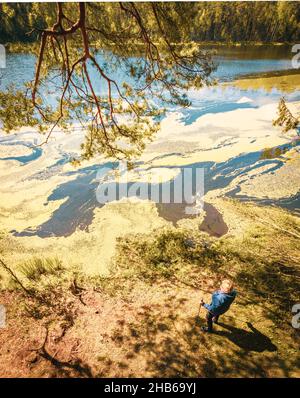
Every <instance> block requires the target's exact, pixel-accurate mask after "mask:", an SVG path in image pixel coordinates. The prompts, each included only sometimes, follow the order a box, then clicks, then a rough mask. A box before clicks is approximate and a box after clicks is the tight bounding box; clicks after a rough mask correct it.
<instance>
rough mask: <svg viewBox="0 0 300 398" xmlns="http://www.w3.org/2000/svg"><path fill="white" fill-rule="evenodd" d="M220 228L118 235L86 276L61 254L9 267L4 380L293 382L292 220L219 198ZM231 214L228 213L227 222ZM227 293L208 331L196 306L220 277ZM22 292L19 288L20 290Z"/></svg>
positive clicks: (295, 253)
mask: <svg viewBox="0 0 300 398" xmlns="http://www.w3.org/2000/svg"><path fill="white" fill-rule="evenodd" d="M223 211H224V217H225V219H226V220H227V219H228V218H229V219H230V221H229V226H230V232H229V234H228V235H226V236H224V237H223V238H221V239H214V238H209V237H208V236H207V235H206V234H203V233H200V232H197V223H196V222H195V221H190V222H186V223H185V224H184V226H182V228H175V227H168V228H165V229H160V230H157V231H156V232H154V233H151V234H150V235H128V236H127V237H123V238H121V239H120V240H119V243H118V246H117V254H116V257H115V261H114V265H113V267H112V268H111V273H110V275H109V276H107V277H97V276H93V277H89V276H87V275H85V274H84V273H82V270H78V269H76V267H72V268H70V267H68V264H64V262H63V260H62V259H55V258H52V259H47V258H34V257H33V258H32V259H31V261H26V262H25V263H23V264H19V266H18V269H14V271H15V272H18V277H19V278H20V280H21V282H22V285H23V287H22V286H21V285H20V284H19V283H18V281H16V280H14V281H13V280H12V279H14V278H12V277H11V276H10V284H9V287H7V286H6V287H5V288H4V289H3V290H2V292H1V302H2V303H3V304H5V305H6V306H7V311H8V324H7V327H6V328H5V329H2V330H1V332H0V343H1V346H2V357H1V365H0V375H1V376H2V377H3V376H28V375H30V376H41V377H49V376H52V377H62V376H67V377H69V376H81V377H89V376H96V377H101V376H114V377H117V376H125V377H126V376H162V377H172V376H181V377H189V376H196V377H199V376H202V377H224V376H225V377H230V376H246V377H247V376H248V377H249V376H251V377H254V376H255V377H286V376H297V375H298V376H299V365H300V363H299V355H298V352H299V342H300V341H299V332H298V330H297V329H294V328H292V326H291V318H292V312H291V308H292V305H293V304H294V303H295V302H297V300H299V297H298V292H299V290H300V256H299V250H298V246H299V238H300V222H299V219H298V218H297V217H294V216H292V215H290V214H289V213H288V212H285V211H282V210H279V209H276V208H265V207H258V206H254V205H251V204H245V203H243V204H241V203H239V202H236V201H232V200H226V201H224V206H223ZM232 214H234V217H232V216H231V215H232ZM225 276H226V277H231V278H232V279H234V280H235V283H236V288H237V290H238V293H239V295H238V298H237V300H236V303H235V304H234V305H233V306H232V308H231V310H230V312H228V313H227V314H226V315H225V316H224V317H222V318H221V324H220V325H218V326H216V329H215V333H214V334H213V335H204V334H202V333H201V331H200V325H201V324H204V315H205V313H204V310H203V312H202V313H200V320H199V319H196V314H197V311H198V303H199V299H200V297H201V296H203V297H204V299H205V300H206V301H208V300H209V298H210V293H211V291H213V290H214V289H215V288H217V287H218V284H219V281H220V279H221V278H222V277H225ZM24 287H25V289H26V290H24Z"/></svg>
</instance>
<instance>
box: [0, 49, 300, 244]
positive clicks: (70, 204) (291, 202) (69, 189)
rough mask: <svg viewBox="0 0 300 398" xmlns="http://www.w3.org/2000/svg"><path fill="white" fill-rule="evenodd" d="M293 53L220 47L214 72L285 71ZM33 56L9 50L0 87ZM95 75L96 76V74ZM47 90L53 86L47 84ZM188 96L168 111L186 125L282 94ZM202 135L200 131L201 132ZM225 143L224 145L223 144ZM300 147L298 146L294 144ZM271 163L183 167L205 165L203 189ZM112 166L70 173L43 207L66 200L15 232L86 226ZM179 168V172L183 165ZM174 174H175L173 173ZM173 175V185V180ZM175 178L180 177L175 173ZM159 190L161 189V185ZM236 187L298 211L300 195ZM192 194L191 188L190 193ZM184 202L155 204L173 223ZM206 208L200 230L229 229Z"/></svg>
mask: <svg viewBox="0 0 300 398" xmlns="http://www.w3.org/2000/svg"><path fill="white" fill-rule="evenodd" d="M291 57H292V53H291V51H290V48H289V47H281V48H271V47H267V48H266V49H264V48H263V47H258V48H254V49H253V48H245V47H243V48H226V47H224V48H222V49H220V50H219V53H218V54H217V56H216V61H217V62H219V63H220V65H219V67H218V69H217V71H216V73H215V76H216V77H217V78H218V79H219V80H220V81H231V80H233V79H236V78H239V77H241V76H244V75H247V74H249V75H253V74H257V73H261V72H269V71H270V72H271V71H280V70H288V69H290V68H291ZM34 62H35V59H34V57H33V56H32V55H28V54H10V55H8V59H7V66H8V67H7V69H6V70H5V71H4V72H3V71H2V75H3V76H2V80H1V85H0V88H1V87H7V86H8V85H9V84H10V83H15V84H16V86H20V85H21V84H23V83H24V82H25V81H27V80H30V79H32V78H33V70H34V69H33V66H34ZM116 76H117V77H118V79H121V80H122V79H125V80H127V77H126V76H124V74H122V71H121V72H119V73H118V74H116ZM94 78H95V76H94ZM49 89H50V90H51V85H49ZM188 95H189V98H190V99H191V101H192V106H191V107H190V108H188V109H178V108H172V109H169V110H170V111H180V114H181V121H182V122H183V123H184V124H185V125H188V124H191V123H193V122H195V121H196V120H197V119H198V118H199V117H200V116H203V115H205V114H209V113H210V114H217V113H220V112H228V111H232V110H236V109H245V108H256V107H259V106H261V105H263V104H269V103H277V102H278V100H279V98H280V97H281V96H282V95H283V93H282V92H281V91H280V90H278V89H274V90H271V91H270V92H267V91H265V90H263V89H257V90H251V89H246V90H242V89H239V88H237V87H234V86H230V85H229V86H226V87H224V86H220V85H219V86H216V87H209V88H203V89H201V90H198V91H192V90H191V91H190V92H189V94H188ZM285 97H286V99H287V100H288V101H295V100H300V90H299V89H297V88H295V90H294V91H292V92H290V93H288V94H287V93H285ZM199 134H201V132H199ZM1 144H3V145H4V144H5V145H16V144H18V145H20V144H23V145H25V146H29V145H28V143H25V142H23V143H22V142H20V141H14V142H11V141H10V142H0V145H1ZM223 145H224V146H225V145H226V143H224V144H223ZM298 145H299V144H298ZM31 148H32V154H30V155H27V156H15V157H9V158H5V159H4V158H2V159H0V160H9V159H12V160H16V161H19V162H20V164H26V163H30V162H32V161H34V160H36V159H37V158H38V157H40V156H41V155H42V149H39V150H38V149H37V148H34V147H32V146H31ZM66 161H68V156H63V155H62V158H61V159H60V160H58V161H56V163H55V164H53V166H50V167H49V170H46V171H45V172H43V173H44V174H45V176H46V177H45V178H47V177H48V176H49V175H52V174H55V173H60V172H61V168H62V167H61V166H62V165H63V164H64V163H65V162H66ZM264 165H270V166H272V167H270V169H268V170H267V171H266V173H270V172H274V171H275V170H277V169H278V168H280V167H282V165H283V162H282V161H281V160H280V159H261V151H257V152H252V153H246V154H241V155H238V156H236V157H234V158H232V159H229V160H227V161H225V162H220V163H215V162H213V161H211V162H198V163H195V164H192V165H191V164H188V165H186V166H184V167H189V168H190V167H191V168H192V169H196V168H205V193H207V192H209V191H211V190H214V189H219V188H224V187H226V186H228V184H230V182H231V181H232V180H233V179H234V178H236V177H237V176H239V175H241V176H242V175H247V173H249V172H250V171H255V170H256V169H258V168H260V167H262V166H264ZM104 166H106V167H113V166H114V165H113V164H111V163H110V164H105V165H94V166H91V167H86V168H81V169H78V170H75V171H74V172H70V173H71V174H69V175H70V176H74V178H73V179H72V180H70V181H68V182H66V183H63V184H61V185H59V186H57V187H56V188H55V189H54V190H53V192H52V193H51V195H49V197H48V198H47V201H46V202H45V206H47V204H48V203H49V202H51V201H56V200H59V199H67V200H66V201H65V202H64V203H63V204H62V205H61V206H60V207H59V208H58V209H57V210H56V211H54V213H53V214H52V216H51V218H50V219H49V220H48V221H46V222H45V223H43V224H41V225H40V226H38V227H37V228H34V229H26V230H24V231H21V232H16V231H15V235H18V236H30V235H38V236H40V237H48V236H68V235H70V234H72V233H73V232H74V231H75V230H76V228H80V229H88V226H89V225H90V224H91V222H92V220H93V217H94V209H95V208H96V207H99V206H100V205H99V203H98V202H97V199H96V189H97V186H98V184H97V183H96V182H95V177H96V175H97V172H98V170H99V167H104ZM166 167H167V168H172V167H174V168H178V167H177V166H166ZM184 167H183V168H181V172H182V170H183V169H184ZM32 178H36V179H39V178H43V176H42V175H35V176H32ZM176 178H177V177H176ZM176 178H175V179H174V180H173V181H172V182H171V184H173V183H174V181H176ZM178 178H179V177H178ZM160 188H162V187H160ZM238 193H239V186H237V187H236V188H235V189H234V190H232V191H231V192H229V193H228V196H232V197H238V198H239V199H241V200H249V199H251V200H254V201H256V202H257V203H262V204H272V203H274V204H276V205H279V206H282V207H286V208H289V209H290V210H295V211H298V209H299V195H296V196H295V197H293V198H290V199H282V200H278V201H276V203H275V202H274V201H270V200H261V199H257V198H248V197H246V196H241V195H238ZM193 194H195V192H193ZM185 207H186V204H181V205H178V204H169V205H168V204H162V203H159V204H157V209H158V212H159V215H160V216H161V217H163V218H165V219H166V220H169V221H171V222H173V223H176V222H177V221H178V220H180V219H182V218H184V217H187V215H186V214H185ZM204 210H205V211H206V217H205V218H204V221H203V223H202V224H201V226H200V229H202V230H204V231H206V232H208V233H210V234H211V235H214V236H221V235H222V234H224V233H226V232H227V226H226V224H225V223H224V220H223V219H222V216H221V215H220V214H219V213H218V212H217V210H216V209H215V208H214V207H213V206H212V205H211V204H209V203H204Z"/></svg>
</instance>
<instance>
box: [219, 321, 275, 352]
mask: <svg viewBox="0 0 300 398" xmlns="http://www.w3.org/2000/svg"><path fill="white" fill-rule="evenodd" d="M219 326H221V327H222V328H224V329H227V331H217V332H215V333H216V334H218V335H219V336H224V337H226V338H227V339H228V340H230V341H231V342H232V343H234V344H235V345H237V346H238V347H240V348H242V349H244V350H245V351H255V352H263V351H270V352H274V351H277V347H276V345H275V344H273V343H272V341H271V339H270V338H269V337H268V336H265V335H264V334H262V333H261V332H260V331H259V330H257V329H256V328H255V327H254V326H253V325H252V324H251V323H250V322H247V326H248V327H249V329H250V331H248V330H244V329H238V328H235V327H233V326H229V325H226V324H224V323H219Z"/></svg>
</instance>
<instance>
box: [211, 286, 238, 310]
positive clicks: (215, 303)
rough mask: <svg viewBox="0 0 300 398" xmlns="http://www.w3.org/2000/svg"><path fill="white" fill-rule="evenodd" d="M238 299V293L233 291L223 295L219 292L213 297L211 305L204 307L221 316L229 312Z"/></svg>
mask: <svg viewBox="0 0 300 398" xmlns="http://www.w3.org/2000/svg"><path fill="white" fill-rule="evenodd" d="M235 297H236V291H235V290H232V292H230V293H223V292H220V291H219V290H217V291H216V292H214V293H213V295H212V300H211V303H210V304H204V307H205V308H206V309H207V310H208V311H209V312H211V313H212V314H213V315H221V314H224V312H226V311H228V310H229V307H230V305H231V304H232V303H233V301H234V299H235Z"/></svg>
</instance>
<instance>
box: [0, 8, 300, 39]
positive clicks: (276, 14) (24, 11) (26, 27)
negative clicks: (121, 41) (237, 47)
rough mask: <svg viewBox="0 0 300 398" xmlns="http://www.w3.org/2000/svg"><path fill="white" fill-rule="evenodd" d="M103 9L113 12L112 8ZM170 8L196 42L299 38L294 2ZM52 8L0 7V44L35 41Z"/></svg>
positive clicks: (298, 17) (298, 11) (299, 23)
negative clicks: (187, 25) (35, 30)
mask: <svg viewBox="0 0 300 398" xmlns="http://www.w3.org/2000/svg"><path fill="white" fill-rule="evenodd" d="M102 6H103V7H110V8H112V7H114V4H112V3H102ZM115 6H116V7H117V6H118V4H115ZM172 7H174V14H175V15H176V13H177V15H178V14H180V13H185V14H186V17H187V19H188V20H187V22H188V24H189V26H190V28H189V29H190V39H191V40H195V41H218V42H245V41H247V42H249V41H251V42H293V41H297V40H299V38H300V3H299V2H297V1H291V2H280V1H278V2H277V1H274V2H269V1H266V2H255V1H254V2H197V3H189V2H183V3H173V5H172ZM54 8H55V4H53V3H1V4H0V40H1V42H2V43H6V42H29V41H35V40H36V39H37V33H36V32H31V33H30V31H31V30H32V28H33V27H34V28H44V27H46V25H47V24H48V23H49V21H50V19H51V15H54V11H53V10H54ZM95 12H97V11H95ZM99 17H100V15H99ZM181 17H182V15H181ZM100 19H101V18H99V20H100Z"/></svg>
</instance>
